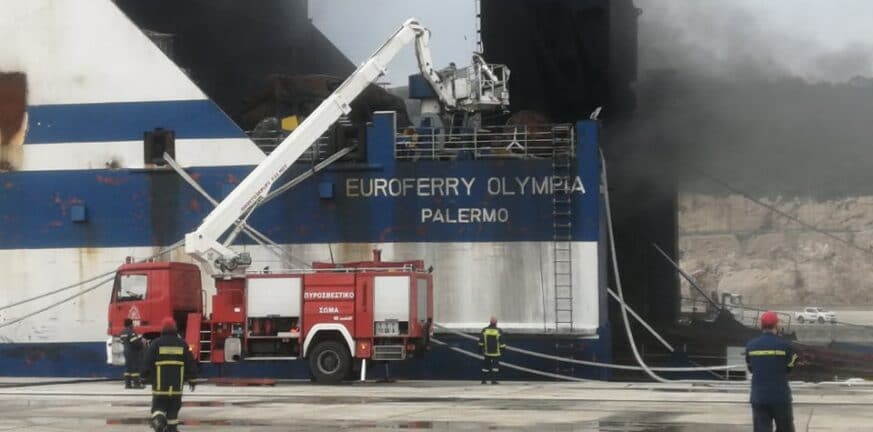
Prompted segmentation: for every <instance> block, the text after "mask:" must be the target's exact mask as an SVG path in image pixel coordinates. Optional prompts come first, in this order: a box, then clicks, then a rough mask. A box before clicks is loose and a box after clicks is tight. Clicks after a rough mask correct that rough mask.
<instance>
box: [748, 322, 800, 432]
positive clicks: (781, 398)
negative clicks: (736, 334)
mask: <svg viewBox="0 0 873 432" xmlns="http://www.w3.org/2000/svg"><path fill="white" fill-rule="evenodd" d="M778 325H779V316H778V315H777V314H776V312H773V311H767V312H764V313H763V314H762V315H761V329H762V330H763V332H764V334H762V335H761V336H759V337H757V338H755V339H752V340H751V341H749V343H748V344H747V345H746V363H747V364H748V366H749V371H751V372H752V391H751V394H750V397H749V400H750V402H751V403H752V417H753V422H754V430H755V432H771V431H772V430H773V423H776V431H777V432H794V413H793V410H792V407H791V403H792V401H791V387H789V385H788V373H789V372H791V370H792V369H793V368H794V365H795V364H796V363H797V354H796V353H795V352H794V349H793V348H792V346H791V342H788V341H787V340H785V339H782V338H781V337H779V336H778V335H777V334H776V333H777V327H778Z"/></svg>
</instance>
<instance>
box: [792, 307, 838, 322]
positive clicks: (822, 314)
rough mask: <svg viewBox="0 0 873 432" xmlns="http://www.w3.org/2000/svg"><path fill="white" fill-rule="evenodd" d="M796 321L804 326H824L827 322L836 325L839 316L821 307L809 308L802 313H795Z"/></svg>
mask: <svg viewBox="0 0 873 432" xmlns="http://www.w3.org/2000/svg"><path fill="white" fill-rule="evenodd" d="M794 319H795V320H797V322H799V323H801V324H803V323H805V322H809V323H814V322H817V323H819V324H824V323H826V322H829V323H836V322H837V315H836V314H834V313H833V312H831V311H829V310H826V309H824V308H820V307H807V308H804V309H803V311H802V312H795V313H794Z"/></svg>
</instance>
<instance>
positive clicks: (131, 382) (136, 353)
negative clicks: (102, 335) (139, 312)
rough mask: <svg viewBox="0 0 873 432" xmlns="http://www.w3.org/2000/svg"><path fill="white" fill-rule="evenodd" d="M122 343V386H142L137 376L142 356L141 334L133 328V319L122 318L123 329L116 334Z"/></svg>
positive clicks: (139, 387) (127, 387)
mask: <svg viewBox="0 0 873 432" xmlns="http://www.w3.org/2000/svg"><path fill="white" fill-rule="evenodd" d="M118 338H119V339H121V343H122V344H124V388H126V389H129V388H138V389H141V388H143V385H142V379H140V376H139V364H140V359H141V358H142V348H143V340H142V336H140V335H138V334H136V332H135V331H134V330H133V320H131V319H130V318H127V319H125V320H124V330H122V331H121V334H119V335H118Z"/></svg>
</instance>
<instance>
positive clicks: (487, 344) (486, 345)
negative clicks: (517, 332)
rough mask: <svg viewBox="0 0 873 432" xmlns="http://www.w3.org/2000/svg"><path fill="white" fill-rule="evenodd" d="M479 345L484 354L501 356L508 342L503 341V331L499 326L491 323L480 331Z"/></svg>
mask: <svg viewBox="0 0 873 432" xmlns="http://www.w3.org/2000/svg"><path fill="white" fill-rule="evenodd" d="M479 347H481V349H482V354H483V355H486V356H488V357H500V356H501V355H502V354H503V349H504V348H506V344H505V343H504V342H503V332H502V331H501V330H500V329H499V328H497V326H493V325H489V326H488V327H485V328H484V329H482V331H481V332H480V333H479Z"/></svg>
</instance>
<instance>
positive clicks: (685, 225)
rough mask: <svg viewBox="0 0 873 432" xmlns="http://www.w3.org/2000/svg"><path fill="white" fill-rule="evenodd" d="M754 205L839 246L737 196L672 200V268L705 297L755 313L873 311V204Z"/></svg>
mask: <svg viewBox="0 0 873 432" xmlns="http://www.w3.org/2000/svg"><path fill="white" fill-rule="evenodd" d="M762 201H763V202H765V203H767V204H769V205H772V206H774V207H775V208H777V209H779V210H781V211H783V212H785V213H787V214H790V215H792V216H794V217H796V218H798V219H800V220H802V221H803V222H806V223H808V224H810V225H812V226H814V227H816V228H819V229H821V230H822V231H825V232H826V233H828V234H831V235H833V236H835V237H837V238H838V239H840V240H838V239H837V238H831V237H829V236H828V235H825V234H822V233H819V232H816V231H815V230H812V229H809V228H805V227H803V226H801V225H800V224H798V223H796V222H793V221H791V220H789V219H787V218H785V217H782V216H780V215H778V214H776V213H775V212H772V211H770V210H768V209H766V208H764V207H762V206H760V205H758V204H755V203H754V202H752V201H750V200H747V199H745V198H743V197H741V196H738V195H721V196H714V195H704V194H697V193H684V194H680V197H679V246H680V254H681V255H680V258H681V260H680V263H681V265H682V268H683V269H685V270H686V271H687V272H688V273H689V274H691V275H693V277H694V278H696V279H697V281H698V283H699V284H700V285H701V286H702V287H703V288H704V290H705V291H706V292H707V293H710V292H712V291H718V292H719V293H722V292H732V293H736V294H742V295H743V299H744V302H745V303H746V304H750V305H761V306H768V305H797V306H801V305H825V306H842V305H853V306H867V305H873V196H862V197H852V198H843V199H834V200H818V201H816V200H813V199H808V198H781V197H776V198H764V199H762ZM691 291H693V290H690V288H689V287H688V286H687V284H686V286H683V297H691V296H693V293H691Z"/></svg>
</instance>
